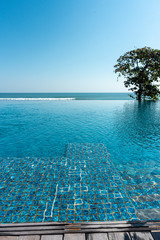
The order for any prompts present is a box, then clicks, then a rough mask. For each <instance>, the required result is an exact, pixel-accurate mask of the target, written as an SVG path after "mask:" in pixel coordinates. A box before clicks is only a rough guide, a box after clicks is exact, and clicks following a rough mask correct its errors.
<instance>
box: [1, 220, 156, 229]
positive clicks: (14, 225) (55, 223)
mask: <svg viewBox="0 0 160 240" xmlns="http://www.w3.org/2000/svg"><path fill="white" fill-rule="evenodd" d="M153 223H156V224H159V225H160V222H159V221H153V222H146V221H108V222H82V223H81V225H83V224H84V225H101V224H105V225H119V224H127V225H128V224H140V225H142V224H147V225H148V224H149V225H152V224H153ZM47 225H49V226H52V225H55V226H56V225H59V226H60V225H72V224H71V223H67V222H40V223H9V224H6V223H5V224H0V228H1V227H18V226H47Z"/></svg>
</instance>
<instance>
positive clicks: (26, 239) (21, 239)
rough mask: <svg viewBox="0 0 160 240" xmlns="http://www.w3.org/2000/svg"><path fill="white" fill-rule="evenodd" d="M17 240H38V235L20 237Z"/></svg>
mask: <svg viewBox="0 0 160 240" xmlns="http://www.w3.org/2000/svg"><path fill="white" fill-rule="evenodd" d="M19 240H40V235H33V236H20V237H19Z"/></svg>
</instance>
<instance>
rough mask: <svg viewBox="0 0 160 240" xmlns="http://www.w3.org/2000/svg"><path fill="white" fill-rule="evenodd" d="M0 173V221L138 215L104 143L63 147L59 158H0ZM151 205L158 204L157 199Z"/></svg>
mask: <svg viewBox="0 0 160 240" xmlns="http://www.w3.org/2000/svg"><path fill="white" fill-rule="evenodd" d="M0 174H1V175H2V176H3V178H2V179H1V180H0V194H1V196H0V199H1V201H0V217H1V222H17V221H18V222H23V221H24V222H32V221H33V222H38V221H40V222H42V221H70V222H74V221H106V220H107V221H112V220H117V219H118V220H123V219H125V218H127V217H129V219H128V220H130V219H131V218H133V217H134V218H136V217H137V216H136V211H135V207H136V206H135V204H133V202H132V200H131V198H130V197H128V195H127V194H126V189H125V184H124V181H122V178H121V176H120V175H119V174H118V173H117V171H116V168H115V167H114V165H113V163H112V162H111V160H110V159H109V157H108V154H107V151H106V148H105V146H104V145H103V144H68V146H67V150H66V156H65V157H62V158H29V157H27V158H21V159H20V158H7V159H3V161H2V164H1V166H0ZM135 184H137V183H136V182H135ZM151 192H152V194H154V192H155V191H150V193H151ZM132 193H133V192H132ZM154 205H155V206H157V207H159V206H160V204H159V202H158V201H156V203H155V204H154ZM150 206H151V203H149V204H148V207H150ZM118 209H119V211H120V212H121V214H120V213H118ZM3 210H5V211H3ZM2 214H3V215H2ZM127 214H128V215H127ZM1 215H2V216H1ZM131 215H132V216H131Z"/></svg>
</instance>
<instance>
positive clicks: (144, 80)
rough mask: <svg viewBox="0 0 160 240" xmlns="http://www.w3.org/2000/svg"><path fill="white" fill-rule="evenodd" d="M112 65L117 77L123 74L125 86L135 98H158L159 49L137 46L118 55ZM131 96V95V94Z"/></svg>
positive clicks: (159, 74) (159, 76) (159, 92)
mask: <svg viewBox="0 0 160 240" xmlns="http://www.w3.org/2000/svg"><path fill="white" fill-rule="evenodd" d="M117 62H118V63H117V64H116V65H115V66H114V68H115V73H119V75H118V77H120V76H124V78H125V79H126V80H125V81H124V85H125V87H127V88H129V90H131V91H133V92H134V93H135V95H136V99H137V100H142V99H143V100H145V99H151V100H158V96H159V95H160V90H159V88H158V87H159V85H158V84H157V83H156V82H159V78H160V50H158V49H152V48H149V47H144V48H138V49H136V50H132V51H130V52H126V53H125V54H124V55H123V56H120V57H119V58H118V60H117ZM132 97H133V96H132Z"/></svg>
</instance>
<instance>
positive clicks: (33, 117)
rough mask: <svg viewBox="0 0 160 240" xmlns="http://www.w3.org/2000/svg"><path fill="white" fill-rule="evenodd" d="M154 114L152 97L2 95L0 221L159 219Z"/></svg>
mask: <svg viewBox="0 0 160 240" xmlns="http://www.w3.org/2000/svg"><path fill="white" fill-rule="evenodd" d="M10 97H11V98H12V96H8V98H10ZM60 97H62V96H60ZM159 116H160V102H152V101H147V102H142V103H138V102H136V101H133V100H131V101H130V100H108V101H104V100H92V101H91V100H83V101H81V100H77V101H74V100H71V101H50V100H42V99H41V100H36V101H35V100H28V101H23V100H19V101H17V100H1V101H0V157H1V168H0V174H1V178H0V192H1V195H0V221H1V222H3V223H5V222H17V221H18V222H25V221H27V222H31V221H106V220H107V221H110V220H131V219H141V220H142V219H158V220H160V118H159ZM102 152H103V154H102ZM108 154H109V156H108ZM65 164H66V165H65ZM84 166H86V167H85V169H84ZM102 166H103V167H102ZM4 169H5V170H4ZM93 171H95V172H93ZM108 172H110V174H109V173H108ZM31 179H32V181H31ZM67 179H69V182H67ZM24 186H25V188H24ZM2 193H3V194H2ZM66 199H67V204H64V202H66ZM91 199H94V201H93V202H91Z"/></svg>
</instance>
